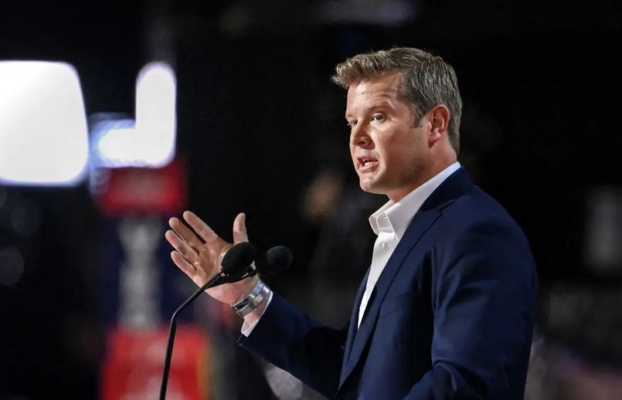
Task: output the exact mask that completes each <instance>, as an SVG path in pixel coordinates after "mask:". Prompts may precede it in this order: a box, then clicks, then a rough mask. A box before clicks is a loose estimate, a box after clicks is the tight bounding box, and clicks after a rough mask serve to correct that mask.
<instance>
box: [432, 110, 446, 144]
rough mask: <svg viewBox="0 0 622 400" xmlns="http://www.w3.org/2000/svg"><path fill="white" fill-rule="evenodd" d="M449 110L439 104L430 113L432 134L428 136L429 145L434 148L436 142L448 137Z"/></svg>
mask: <svg viewBox="0 0 622 400" xmlns="http://www.w3.org/2000/svg"><path fill="white" fill-rule="evenodd" d="M449 116H450V113H449V109H448V108H447V107H446V106H444V105H442V104H439V105H437V106H434V107H433V108H432V109H431V110H430V111H428V118H429V122H430V133H429V136H428V145H429V146H430V147H432V146H433V145H434V144H436V142H438V141H439V140H441V139H442V138H443V136H447V130H448V129H449Z"/></svg>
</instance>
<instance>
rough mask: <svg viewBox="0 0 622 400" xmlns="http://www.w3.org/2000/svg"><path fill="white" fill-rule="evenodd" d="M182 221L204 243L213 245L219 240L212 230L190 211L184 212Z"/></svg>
mask: <svg viewBox="0 0 622 400" xmlns="http://www.w3.org/2000/svg"><path fill="white" fill-rule="evenodd" d="M183 215H184V220H186V222H187V223H188V225H190V226H191V227H192V229H194V231H195V232H196V233H197V234H198V235H199V236H200V237H201V239H203V240H204V241H205V243H213V242H215V241H217V240H218V239H219V237H218V235H217V234H216V232H214V231H213V230H212V228H210V227H209V226H208V225H207V224H206V223H205V222H203V220H202V219H201V218H199V217H198V216H197V215H196V214H195V213H193V212H192V211H184V214H183Z"/></svg>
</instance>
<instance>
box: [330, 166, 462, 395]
mask: <svg viewBox="0 0 622 400" xmlns="http://www.w3.org/2000/svg"><path fill="white" fill-rule="evenodd" d="M472 186H473V182H472V181H471V179H470V178H469V176H468V174H467V173H466V171H465V170H464V169H463V168H460V169H458V170H457V171H456V172H454V173H453V174H452V175H451V176H450V177H449V178H447V179H446V180H445V181H444V182H443V183H442V184H441V185H440V186H439V187H438V188H437V189H436V190H435V191H434V192H433V193H432V194H431V195H430V197H428V198H427V200H426V201H425V202H424V203H423V205H422V206H421V208H420V209H419V211H418V212H417V213H416V214H415V216H414V218H413V219H412V221H411V222H410V225H409V226H408V229H406V232H405V233H404V237H402V239H401V240H400V242H399V243H398V245H397V248H396V249H395V251H394V252H393V254H392V255H391V257H390V258H389V261H388V262H387V265H386V266H385V268H384V270H383V271H382V273H381V274H380V277H379V278H378V282H377V283H376V286H375V289H374V293H373V294H372V297H371V298H370V302H369V303H368V304H367V309H366V311H365V315H364V316H363V320H362V321H361V326H360V327H359V328H358V330H357V329H356V325H357V323H358V309H359V306H360V304H361V299H362V297H363V293H364V292H365V287H366V285H367V276H368V275H369V270H368V271H367V275H365V279H364V280H363V283H362V284H361V286H360V287H359V291H358V294H357V297H356V302H355V304H354V310H352V317H351V318H350V326H349V330H348V339H347V342H346V351H345V353H344V361H343V367H342V369H341V377H340V380H339V390H340V389H341V388H342V387H343V385H344V383H345V381H346V380H347V379H348V377H349V376H350V375H351V374H352V371H353V370H354V368H355V367H356V365H357V364H358V363H359V361H360V360H361V356H362V355H363V352H364V350H365V348H366V347H367V344H368V342H369V340H370V338H371V334H372V332H373V331H374V328H375V327H376V322H377V320H378V313H379V311H380V305H381V304H382V302H383V300H384V298H385V297H386V295H387V292H388V290H389V287H390V286H391V283H392V282H393V279H394V278H395V275H396V274H397V272H398V271H399V269H400V267H401V266H402V264H403V263H404V260H405V259H406V256H407V255H408V253H409V252H410V251H411V249H412V248H413V247H414V246H415V245H416V244H417V243H418V242H419V240H421V238H422V237H423V235H424V234H425V233H426V231H427V230H428V229H429V228H430V226H432V224H434V222H435V221H436V220H437V219H438V218H439V217H440V216H441V211H442V209H443V208H445V207H446V206H448V205H449V204H451V203H452V202H453V201H454V200H455V199H456V198H458V197H459V196H461V195H463V194H465V193H466V192H467V191H469V190H470V189H471V188H472Z"/></svg>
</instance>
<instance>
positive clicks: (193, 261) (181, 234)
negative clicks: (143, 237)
mask: <svg viewBox="0 0 622 400" xmlns="http://www.w3.org/2000/svg"><path fill="white" fill-rule="evenodd" d="M183 218H184V220H185V221H186V223H187V224H188V225H189V226H190V228H192V229H190V228H189V227H188V226H186V224H184V222H182V221H181V220H179V219H177V218H171V219H170V221H169V225H170V226H171V228H172V229H173V230H168V231H167V232H166V233H165V237H166V240H167V241H168V242H169V243H170V244H171V245H172V246H173V248H174V249H175V250H174V251H173V252H171V258H172V259H173V262H174V263H175V265H176V266H177V267H178V268H179V269H180V270H182V271H183V272H184V273H185V274H186V275H187V276H188V277H190V279H192V281H193V282H194V283H195V284H197V285H198V286H202V285H203V284H205V282H207V281H208V280H209V279H210V278H211V277H212V276H214V275H215V274H217V273H218V272H219V271H220V268H221V267H220V266H221V262H222V259H223V257H224V256H225V254H226V253H227V251H229V249H230V248H231V247H232V246H233V244H231V243H228V242H226V241H225V240H223V239H221V238H220V237H219V236H218V235H216V233H215V232H214V231H213V230H212V229H211V228H210V227H209V226H208V225H207V224H206V223H205V222H203V221H202V220H201V219H200V218H199V217H198V216H196V215H195V214H194V213H192V212H190V211H186V212H184V214H183ZM244 222H245V216H244V214H239V215H238V216H237V217H236V218H235V221H234V223H233V240H234V243H236V244H237V243H240V242H246V241H248V235H247V233H246V227H245V223H244ZM257 279H258V278H257V277H254V278H251V279H244V280H242V281H240V282H235V283H229V284H224V285H220V286H217V287H215V288H211V289H208V290H207V293H208V294H209V295H210V296H211V297H213V298H214V299H216V300H218V301H221V302H223V303H226V304H229V305H231V304H234V303H236V302H237V301H238V300H240V299H241V298H242V297H244V296H246V295H247V294H248V293H249V292H250V291H251V290H252V288H253V286H254V284H255V283H256V281H257Z"/></svg>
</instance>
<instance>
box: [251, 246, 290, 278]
mask: <svg viewBox="0 0 622 400" xmlns="http://www.w3.org/2000/svg"><path fill="white" fill-rule="evenodd" d="M293 258H294V256H293V255H292V252H291V251H290V250H289V249H288V248H287V247H285V246H274V247H271V248H270V249H268V251H267V252H266V260H265V265H260V264H258V268H259V273H260V274H261V275H263V276H270V275H276V274H278V273H280V272H283V271H285V270H286V269H287V268H289V266H290V265H291V264H292V260H293Z"/></svg>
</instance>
